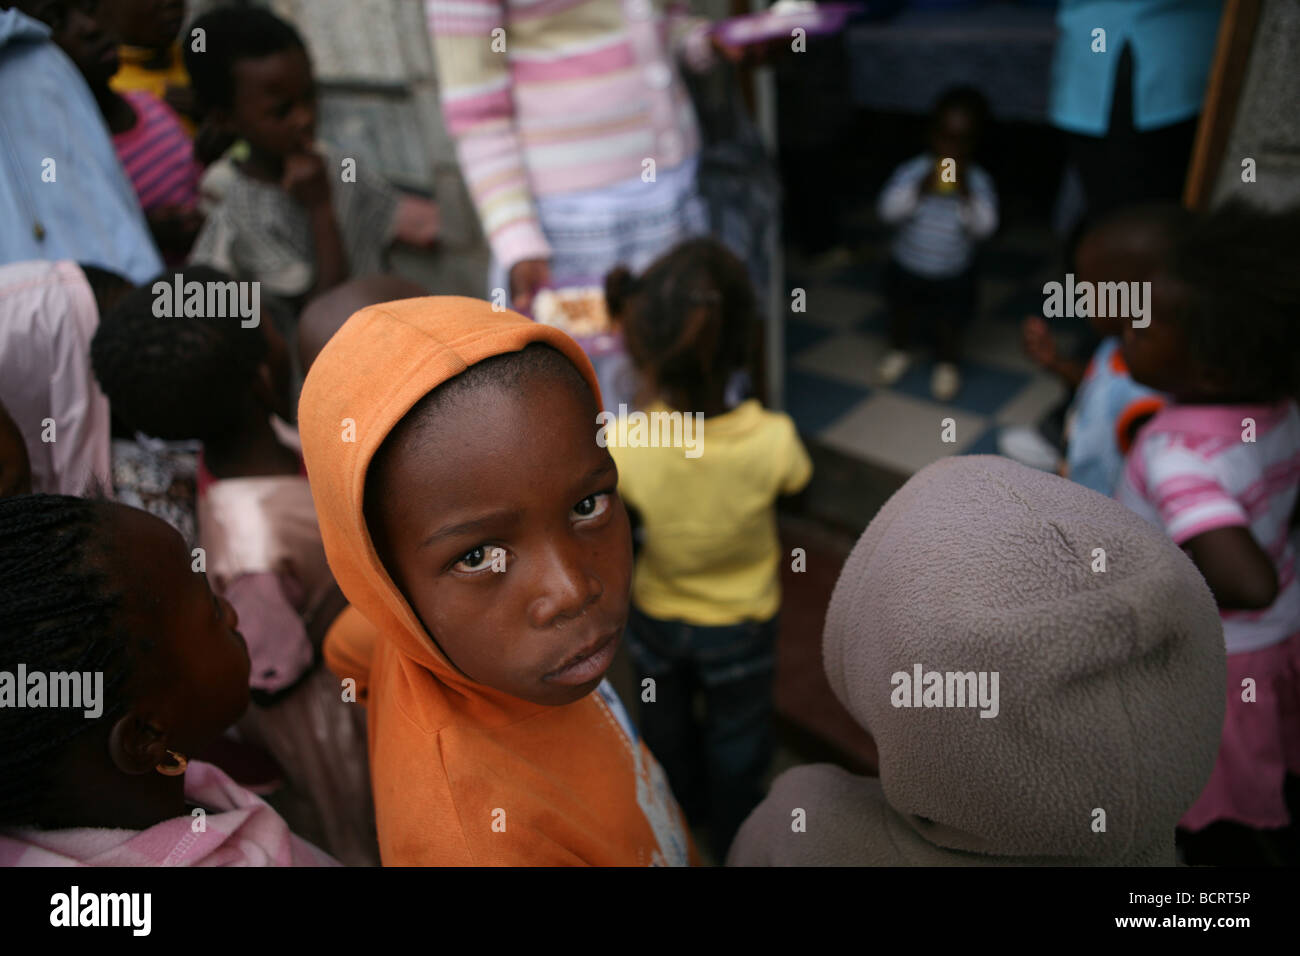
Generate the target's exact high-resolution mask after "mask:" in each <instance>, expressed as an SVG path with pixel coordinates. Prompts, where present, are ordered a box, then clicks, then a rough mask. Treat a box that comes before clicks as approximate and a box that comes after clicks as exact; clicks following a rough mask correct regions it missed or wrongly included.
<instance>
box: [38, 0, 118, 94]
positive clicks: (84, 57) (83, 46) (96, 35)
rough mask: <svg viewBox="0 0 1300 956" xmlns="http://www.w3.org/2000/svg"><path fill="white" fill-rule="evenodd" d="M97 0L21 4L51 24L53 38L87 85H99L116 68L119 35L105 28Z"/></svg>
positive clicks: (103, 82) (53, 0)
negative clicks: (98, 10) (95, 0)
mask: <svg viewBox="0 0 1300 956" xmlns="http://www.w3.org/2000/svg"><path fill="white" fill-rule="evenodd" d="M98 7H99V4H98V3H96V2H94V0H26V2H24V3H20V4H18V8H19V9H20V10H22V11H23V12H24V13H26V14H28V15H29V16H31V17H33V18H35V19H37V20H40V21H41V22H42V23H44V24H45V25H46V26H48V27H49V28H50V38H51V39H52V40H54V42H55V43H56V44H57V45H58V47H59V49H60V50H62V51H63V52H64V53H66V54H67V55H68V59H70V60H71V61H72V62H73V63H74V64H76V67H77V69H78V70H79V71H80V72H81V75H82V76H83V77H84V78H85V80H86V83H87V85H89V86H90V87H91V88H92V89H100V88H102V87H105V86H107V85H108V81H109V79H110V78H111V77H112V76H113V74H114V73H116V72H117V67H118V56H117V43H118V40H117V37H116V35H115V34H114V33H113V32H112V31H111V30H107V29H105V26H104V22H103V17H102V15H101V14H99V13H98V12H97V8H98Z"/></svg>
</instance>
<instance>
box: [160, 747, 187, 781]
mask: <svg viewBox="0 0 1300 956" xmlns="http://www.w3.org/2000/svg"><path fill="white" fill-rule="evenodd" d="M189 765H190V762H189V761H188V760H187V759H186V758H185V756H184V755H183V754H178V753H177V752H176V751H174V750H169V751H167V760H165V761H163V762H162V763H160V764H158V766H156V767H154V769H155V770H157V771H158V772H159V773H160V774H162V775H163V776H164V777H179V776H180V775H181V774H183V773H184V772H185V768H186V767H188V766H189Z"/></svg>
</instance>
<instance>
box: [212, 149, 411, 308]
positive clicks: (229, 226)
mask: <svg viewBox="0 0 1300 956" xmlns="http://www.w3.org/2000/svg"><path fill="white" fill-rule="evenodd" d="M342 160H343V157H342V156H341V155H336V154H335V153H333V152H332V151H329V150H326V159H325V162H326V163H327V164H328V165H329V167H330V168H331V169H334V170H338V169H341V168H342V165H341V164H342ZM356 174H357V176H356V182H333V183H332V184H331V187H330V189H331V197H330V198H331V201H332V204H333V208H334V215H335V218H336V219H337V221H338V226H339V232H340V234H341V235H342V237H343V248H344V251H345V252H346V253H347V257H348V271H349V274H350V275H353V276H360V275H367V274H369V273H374V272H383V271H384V267H385V256H386V253H387V250H388V246H389V245H390V244H391V243H392V241H393V238H394V225H395V214H396V212H397V202H398V197H397V193H396V192H394V190H393V189H392V188H391V187H390V186H389V185H388V184H387V183H386V182H384V181H383V180H382V179H379V178H378V177H376V176H372V175H370V174H369V173H367V172H366V171H365V170H364V169H361V168H358V169H357V171H356ZM209 182H213V183H219V184H220V188H219V190H214V191H217V192H219V193H220V199H219V201H218V202H217V204H216V206H214V207H213V209H212V210H211V212H210V213H209V215H208V219H207V222H206V223H204V225H203V229H202V230H201V231H200V232H199V235H198V238H197V239H196V240H195V241H194V251H193V252H191V253H190V262H192V263H196V264H200V265H206V266H211V267H212V268H214V269H220V270H221V271H222V272H226V273H228V274H230V275H232V276H234V277H235V278H236V279H242V280H255V281H258V282H261V283H262V285H263V287H264V288H263V291H264V292H267V293H271V294H274V295H280V296H284V297H285V298H290V299H292V298H296V297H297V296H300V295H304V294H305V293H307V292H309V291H310V290H311V288H312V286H313V285H314V284H315V281H316V248H315V247H316V243H315V238H314V235H313V233H312V228H311V220H310V218H309V216H308V213H307V210H306V209H304V208H303V206H302V205H301V204H299V203H298V202H297V201H296V200H294V199H293V198H292V197H291V196H290V195H289V194H288V193H286V192H285V191H284V190H282V189H280V187H279V186H276V185H273V184H271V183H264V182H260V181H258V180H256V179H253V178H252V177H250V176H248V175H245V174H244V173H243V172H241V171H240V170H239V168H238V167H237V166H235V165H234V163H233V161H232V160H231V159H230V158H229V157H226V158H223V159H220V160H218V161H217V162H215V163H213V164H212V166H211V167H210V168H209V169H208V172H207V173H206V174H205V175H204V178H203V182H202V183H201V184H200V188H201V189H202V190H203V192H204V193H205V194H208V193H209V192H210V190H209V188H208V186H209Z"/></svg>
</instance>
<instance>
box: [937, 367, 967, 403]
mask: <svg viewBox="0 0 1300 956" xmlns="http://www.w3.org/2000/svg"><path fill="white" fill-rule="evenodd" d="M959 391H961V372H959V371H957V366H956V365H953V364H952V363H951V362H940V363H939V364H938V365H936V366H935V367H934V371H933V372H932V373H931V374H930V394H931V395H932V396H934V399H935V401H938V402H947V401H950V400H952V398H954V397H955V396H956V394H957V393H958V392H959Z"/></svg>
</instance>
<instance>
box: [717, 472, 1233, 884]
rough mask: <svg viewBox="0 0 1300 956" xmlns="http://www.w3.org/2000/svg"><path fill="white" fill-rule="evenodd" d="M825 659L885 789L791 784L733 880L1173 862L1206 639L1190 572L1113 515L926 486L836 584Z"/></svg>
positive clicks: (975, 484) (1206, 618) (1019, 477)
mask: <svg viewBox="0 0 1300 956" xmlns="http://www.w3.org/2000/svg"><path fill="white" fill-rule="evenodd" d="M822 654H823V663H824V666H825V669H826V675H827V677H829V679H830V684H831V687H832V689H833V690H834V692H835V695H836V697H838V698H839V700H840V701H841V702H842V703H843V704H844V705H845V707H847V708H848V710H849V712H850V713H852V714H853V716H854V717H855V718H856V719H857V720H858V722H859V723H860V724H862V726H863V727H865V728H866V729H867V730H868V731H870V732H871V734H872V735H873V736H874V737H875V741H876V745H877V747H878V748H879V752H880V776H879V778H868V777H858V776H854V775H852V774H849V773H847V772H845V771H844V770H841V769H840V768H838V767H835V766H831V765H828V764H817V765H811V766H804V767H796V768H794V769H792V770H789V771H787V772H786V773H784V774H782V775H781V776H780V777H778V778H777V780H776V781H775V783H774V784H773V786H772V790H771V793H770V794H769V795H768V797H767V798H766V799H765V800H764V801H763V803H761V804H760V805H759V806H758V808H757V809H755V810H754V812H753V813H752V814H751V815H750V816H749V818H748V819H747V820H746V821H745V824H744V825H743V827H742V828H741V830H740V833H739V835H738V836H737V838H736V841H735V843H734V845H733V847H732V850H731V853H730V855H729V857H728V860H727V863H728V865H730V866H773V865H775V866H783V865H859V866H863V865H865V866H981V865H985V866H988V865H1002V864H1019V865H1026V864H1047V865H1172V864H1173V863H1174V861H1175V860H1174V824H1175V823H1176V822H1177V820H1178V819H1179V817H1180V816H1181V815H1182V813H1183V811H1184V810H1186V809H1187V808H1188V807H1189V806H1191V804H1192V803H1193V802H1194V801H1195V800H1196V797H1197V796H1198V794H1199V793H1200V791H1201V788H1202V787H1203V786H1204V784H1205V782H1206V780H1207V779H1208V778H1209V774H1210V771H1211V769H1212V768H1213V766H1214V760H1215V753H1216V751H1217V748H1218V738H1219V731H1220V727H1221V725H1222V722H1223V709H1224V703H1223V700H1224V695H1223V687H1224V682H1225V680H1226V677H1225V662H1224V644H1223V630H1222V626H1221V624H1220V622H1219V615H1218V611H1217V610H1216V608H1215V604H1214V598H1213V597H1212V596H1211V594H1210V591H1209V588H1208V587H1207V586H1206V584H1205V582H1204V580H1203V579H1202V578H1201V576H1200V574H1199V573H1198V572H1197V570H1196V567H1195V566H1194V565H1193V564H1192V562H1191V560H1190V559H1189V558H1188V557H1187V556H1186V555H1185V554H1183V552H1182V551H1181V550H1180V549H1179V548H1178V547H1176V546H1175V545H1173V544H1172V543H1171V542H1170V541H1169V540H1168V538H1166V537H1165V536H1164V535H1162V534H1161V533H1160V532H1159V531H1158V530H1157V529H1155V528H1153V527H1151V526H1149V525H1147V523H1146V522H1144V521H1142V520H1140V519H1139V518H1138V517H1137V516H1136V515H1134V514H1133V513H1132V512H1130V511H1128V510H1127V509H1126V508H1124V507H1123V506H1122V505H1120V504H1118V503H1117V502H1115V501H1112V500H1111V499H1109V498H1105V497H1103V496H1101V495H1099V494H1097V493H1096V492H1093V491H1090V490H1088V489H1086V488H1084V487H1082V486H1080V485H1076V484H1074V483H1072V482H1069V481H1066V480H1064V479H1061V478H1058V477H1056V476H1055V475H1049V474H1047V473H1044V472H1040V471H1035V470H1033V469H1030V468H1026V467H1024V466H1023V465H1019V464H1017V463H1015V462H1012V461H1009V460H1007V459H1003V458H996V457H991V456H969V457H955V458H947V459H944V460H942V461H939V462H936V463H934V464H932V465H930V466H928V467H927V468H924V469H923V470H921V471H920V472H918V473H917V474H916V475H915V476H913V478H912V479H911V480H910V481H909V482H908V483H907V484H906V485H904V486H903V487H902V488H901V489H900V490H899V491H898V492H897V493H896V494H895V495H894V496H893V497H892V498H891V499H890V500H889V501H888V502H886V504H885V506H884V507H883V508H882V509H881V510H880V513H879V514H877V515H876V517H875V519H874V520H873V521H872V522H871V524H870V525H869V526H868V527H867V530H866V531H865V532H864V533H863V535H862V537H861V538H860V539H859V541H858V543H857V546H856V547H855V548H854V549H853V553H852V554H851V555H850V556H849V559H848V561H847V562H846V563H845V566H844V570H843V571H842V572H841V574H840V578H839V582H838V583H837V585H836V587H835V593H834V596H833V597H832V599H831V605H830V610H829V612H828V614H827V618H826V630H825V634H824V641H823V648H822ZM918 665H919V673H920V674H921V679H920V680H919V681H917V680H916V677H917V675H918ZM930 672H934V673H935V674H936V675H937V676H935V677H931V676H930ZM949 675H952V676H951V677H950V676H949ZM940 680H942V684H940V683H939V681H940ZM918 683H919V684H920V686H914V685H916V684H918ZM963 698H964V699H963ZM963 704H964V706H963Z"/></svg>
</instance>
